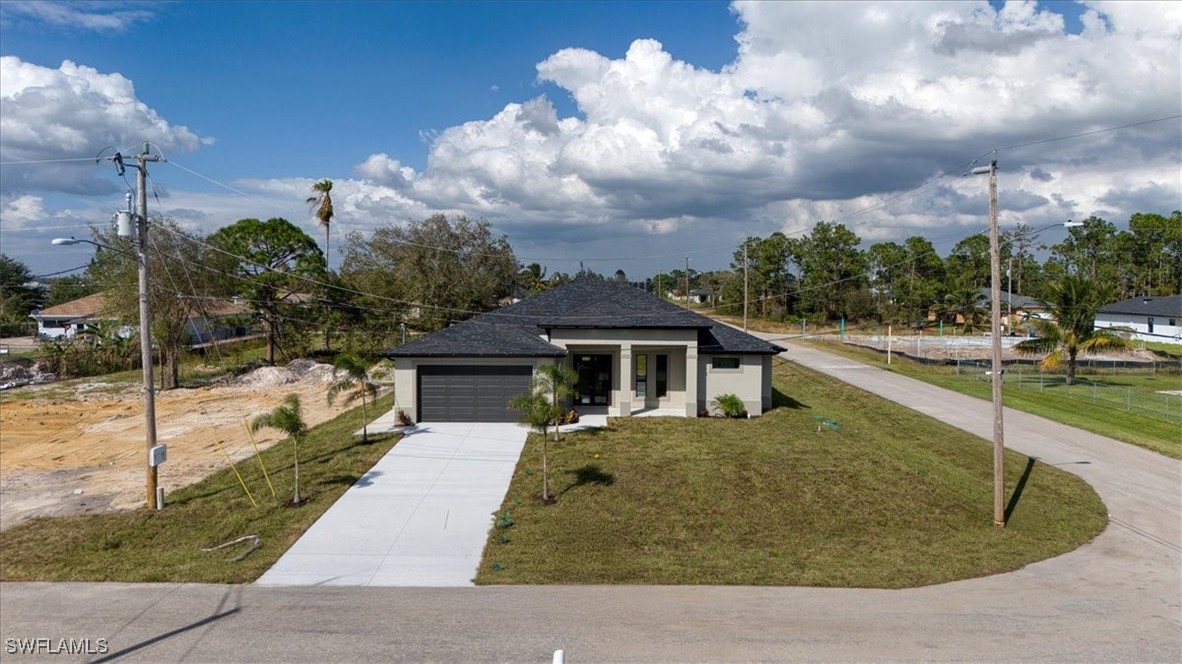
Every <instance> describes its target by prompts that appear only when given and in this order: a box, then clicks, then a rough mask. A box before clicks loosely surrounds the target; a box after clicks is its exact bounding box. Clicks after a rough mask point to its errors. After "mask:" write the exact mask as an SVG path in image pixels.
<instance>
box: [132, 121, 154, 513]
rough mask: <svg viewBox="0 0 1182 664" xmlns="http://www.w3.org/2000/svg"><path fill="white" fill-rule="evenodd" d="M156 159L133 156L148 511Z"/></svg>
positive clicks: (151, 473) (151, 505)
mask: <svg viewBox="0 0 1182 664" xmlns="http://www.w3.org/2000/svg"><path fill="white" fill-rule="evenodd" d="M149 161H157V158H154V157H150V156H149V154H148V144H147V143H145V144H144V151H143V153H141V154H139V155H137V156H136V162H137V163H136V178H135V180H136V182H135V183H136V196H137V199H136V204H137V212H138V214H137V215H136V216H137V219H136V231H137V234H138V239H137V241H136V262H137V263H138V267H139V282H140V284H139V290H140V360H141V363H142V364H143V367H144V437H145V439H146V441H147V446H148V447H147V450H145V453H146V455H147V456H146V461H147V464H148V472H147V487H146V492H145V496H146V500H145V504H146V505H147V506H148V509H159V507H160V505H158V504H157V501H156V466H155V465H154V464H153V463H152V448H154V447H156V392H155V390H154V389H153V386H152V318H151V315H150V312H149V310H148V182H147V180H148V164H147V162H149Z"/></svg>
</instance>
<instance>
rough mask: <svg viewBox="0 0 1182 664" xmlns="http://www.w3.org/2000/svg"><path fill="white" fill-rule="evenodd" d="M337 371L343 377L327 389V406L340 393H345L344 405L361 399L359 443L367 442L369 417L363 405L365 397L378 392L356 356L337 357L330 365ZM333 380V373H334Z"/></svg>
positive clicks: (363, 365) (362, 363)
mask: <svg viewBox="0 0 1182 664" xmlns="http://www.w3.org/2000/svg"><path fill="white" fill-rule="evenodd" d="M332 366H334V367H335V368H336V369H337V370H338V371H343V372H344V376H342V377H341V378H340V380H336V381H334V382H333V384H332V385H330V386H329V388H328V405H330V406H331V405H332V404H333V402H334V401H336V399H337V396H338V395H340V394H341V393H342V392H344V393H345V405H346V406H347V405H349V404H351V403H353V402H354V401H356V400H357V399H358V398H360V399H361V441H362V442H364V443H368V442H369V429H368V427H369V416H368V415H367V414H366V412H365V404H366V399H367V397H371V396H373V395H374V394H376V393H377V391H378V385H377V383H375V382H373V381H371V380H370V379H369V376H368V371H367V367H366V366H365V363H364V362H362V361H361V359H360V358H358V357H357V356H356V355H348V354H345V355H338V356H337V359H336V360H335V361H334V362H333V363H332ZM334 378H335V372H334Z"/></svg>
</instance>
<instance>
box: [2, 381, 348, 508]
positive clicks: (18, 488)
mask: <svg viewBox="0 0 1182 664" xmlns="http://www.w3.org/2000/svg"><path fill="white" fill-rule="evenodd" d="M331 381H332V368H331V367H330V366H327V365H318V364H314V363H312V362H310V361H307V360H297V361H295V362H293V363H291V364H289V365H288V367H286V368H284V367H264V368H261V369H258V370H256V371H254V372H252V373H249V374H246V375H245V376H243V377H241V378H239V379H238V380H236V381H234V382H232V383H229V384H226V385H221V386H217V387H208V388H202V389H192V390H188V389H179V390H169V391H167V392H161V393H159V394H158V395H157V397H156V420H157V438H158V440H159V442H161V443H166V444H167V445H168V461H167V462H166V463H165V464H164V465H162V466H161V467H160V469H159V482H160V486H162V487H164V488H165V491H166V492H167V491H171V490H174V489H178V488H180V487H182V486H185V485H187V484H191V483H192V482H195V481H197V480H199V479H201V478H203V477H205V476H206V475H208V474H209V473H210V472H212V471H214V470H216V469H219V468H222V467H224V466H226V464H227V461H226V457H225V456H224V454H223V453H222V451H221V450H219V449H218V443H219V442H220V443H221V444H222V447H223V448H224V449H225V450H226V452H228V453H229V454H230V456H231V457H232V458H234V459H235V460H238V459H242V458H245V457H247V456H251V455H253V451H252V450H251V446H250V439H249V438H248V436H247V433H246V428H245V422H246V421H249V419H251V418H253V417H254V416H255V415H257V414H259V413H263V412H266V411H269V410H271V409H272V408H274V407H275V406H276V405H278V404H279V403H280V402H281V401H282V400H283V398H284V397H285V396H286V395H288V394H291V393H295V394H299V395H300V401H301V404H302V406H303V410H304V419H305V421H306V422H307V423H308V425H309V426H314V425H316V424H319V423H321V422H324V421H326V420H329V419H331V418H333V417H335V416H336V415H337V414H339V413H340V412H341V411H342V410H344V407H343V406H340V405H338V406H333V407H330V406H328V405H327V403H326V401H325V394H326V392H327V390H328V385H329V384H330V383H331ZM19 392H21V393H23V394H19V395H17V394H16V391H14V392H13V393H9V394H6V395H5V398H4V400H3V401H2V402H0V529H3V528H7V527H8V526H11V525H13V524H15V523H19V522H20V521H23V520H25V519H28V518H30V517H33V516H42V515H46V516H48V515H60V514H74V513H83V512H94V511H102V510H109V509H123V508H131V507H137V506H140V505H142V504H143V503H144V500H145V495H144V473H145V465H146V458H147V452H146V448H145V438H144V410H143V397H142V391H140V390H139V389H137V386H134V385H127V386H123V385H121V386H112V385H110V384H107V383H103V382H101V381H93V380H91V381H73V382H71V383H55V384H49V385H41V386H29V387H23V388H20V389H19ZM30 394H32V395H33V396H32V398H29V397H30ZM15 396H19V397H21V398H12V397H15ZM280 437H281V436H280V435H279V434H277V432H274V431H272V430H269V429H264V430H261V431H259V432H258V433H257V434H255V440H256V442H257V443H258V445H259V448H260V449H262V448H264V447H267V446H270V445H273V444H274V443H276V442H277V441H278V440H279V439H280Z"/></svg>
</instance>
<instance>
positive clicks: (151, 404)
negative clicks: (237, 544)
mask: <svg viewBox="0 0 1182 664" xmlns="http://www.w3.org/2000/svg"><path fill="white" fill-rule="evenodd" d="M130 218H131V214H130V213H128V212H120V213H118V215H117V216H116V228H117V229H118V230H119V234H120V235H123V234H124V232H123V231H124V230H125V229H126V230H127V231H128V233H127V234H130ZM144 225H145V226H146V224H144ZM141 228H143V227H142V226H141ZM143 237H144V234H143V233H141V234H140V240H139V242H137V243H136V246H137V249H138V250H137V251H136V255H135V258H136V265H137V267H138V268H139V298H140V358H141V364H143V369H144V372H143V373H144V437H145V440H146V442H147V447H148V466H147V468H148V469H147V481H146V488H145V492H146V504H147V507H148V509H153V508H155V509H161V508H162V507H164V500H163V496H162V495H161V492H160V491H159V489H158V487H157V473H156V468H157V466H158V465H159V464H161V463H163V462H164V460H165V456H166V453H167V448H166V447H165V446H164V445H157V444H156V394H155V392H154V391H153V390H152V321H151V318H150V316H149V311H148V257H147V245H146V243H145V242H144V240H143ZM52 244H54V245H56V246H59V247H60V246H70V245H75V244H92V245H94V246H96V247H98V248H100V249H110V250H112V251H119V252H120V253H126V252H123V251H122V250H120V249H116V248H114V247H109V246H107V245H105V244H102V243H99V242H94V241H92V240H79V239H77V238H72V237H68V238H66V237H59V238H54V239H53V240H52Z"/></svg>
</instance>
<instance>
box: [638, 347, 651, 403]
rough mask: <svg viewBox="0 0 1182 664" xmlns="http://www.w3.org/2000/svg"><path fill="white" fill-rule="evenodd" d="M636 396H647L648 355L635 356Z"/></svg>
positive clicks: (641, 397)
mask: <svg viewBox="0 0 1182 664" xmlns="http://www.w3.org/2000/svg"><path fill="white" fill-rule="evenodd" d="M636 396H637V397H638V398H640V399H643V398H644V397H646V396H648V355H637V356H636Z"/></svg>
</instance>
